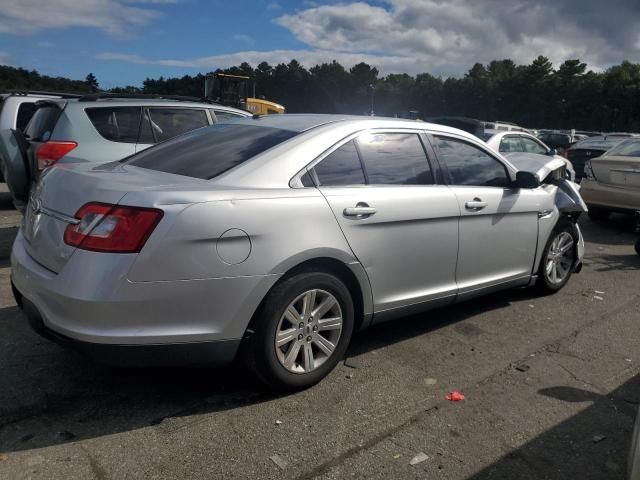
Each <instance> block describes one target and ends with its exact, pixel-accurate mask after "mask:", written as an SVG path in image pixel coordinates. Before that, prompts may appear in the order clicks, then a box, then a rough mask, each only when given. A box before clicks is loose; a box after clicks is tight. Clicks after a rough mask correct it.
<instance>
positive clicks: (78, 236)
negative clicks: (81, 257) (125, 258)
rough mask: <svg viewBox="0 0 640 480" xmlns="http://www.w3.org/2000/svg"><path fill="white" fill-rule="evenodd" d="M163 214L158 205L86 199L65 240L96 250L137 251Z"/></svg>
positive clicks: (65, 235)
mask: <svg viewBox="0 0 640 480" xmlns="http://www.w3.org/2000/svg"><path fill="white" fill-rule="evenodd" d="M162 215H163V212H162V210H158V209H155V208H140V207H126V206H121V205H110V204H107V203H97V202H92V203H87V204H86V205H84V206H83V207H81V208H80V210H78V213H76V215H75V217H76V218H77V219H78V220H80V222H79V223H77V224H76V225H69V226H67V228H66V230H65V231H64V241H65V243H67V244H68V245H71V246H73V247H78V248H81V249H83V250H93V251H94V252H110V253H137V252H139V251H140V250H142V247H143V246H144V244H145V242H146V241H147V239H148V238H149V235H151V232H153V229H154V228H155V227H156V225H158V222H159V221H160V220H161V219H162Z"/></svg>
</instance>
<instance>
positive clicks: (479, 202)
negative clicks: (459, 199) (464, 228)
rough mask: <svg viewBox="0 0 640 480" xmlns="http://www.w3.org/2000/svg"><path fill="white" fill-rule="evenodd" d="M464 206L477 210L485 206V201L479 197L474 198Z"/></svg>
mask: <svg viewBox="0 0 640 480" xmlns="http://www.w3.org/2000/svg"><path fill="white" fill-rule="evenodd" d="M464 206H465V208H466V209H467V210H473V211H474V212H477V211H479V210H482V209H483V208H485V207H486V206H487V202H483V201H482V200H481V199H479V198H474V199H473V200H472V201H470V202H467V203H465V204H464Z"/></svg>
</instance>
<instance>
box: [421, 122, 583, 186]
mask: <svg viewBox="0 0 640 480" xmlns="http://www.w3.org/2000/svg"><path fill="white" fill-rule="evenodd" d="M430 121H432V122H433V123H437V124H440V125H447V126H450V127H454V128H459V129H461V130H464V131H465V132H469V133H471V134H473V135H475V136H476V137H478V138H480V139H482V140H484V141H485V142H487V145H489V146H490V147H491V148H492V149H494V150H496V151H498V152H500V153H502V154H504V155H505V156H506V157H507V158H510V159H511V157H512V156H514V155H517V156H518V157H520V158H523V157H527V156H533V157H534V158H535V157H536V156H538V155H544V156H550V157H555V158H557V159H559V160H562V161H563V162H564V163H565V166H566V174H567V178H569V179H570V180H574V179H575V172H574V169H573V166H572V164H571V162H569V161H567V160H566V159H565V158H564V157H562V156H560V155H558V153H557V151H556V150H555V149H554V148H550V147H549V146H547V145H546V144H545V143H544V142H542V141H541V140H540V139H539V138H537V137H536V136H534V135H533V134H532V133H530V132H529V131H528V130H527V129H525V128H522V127H520V126H518V125H515V124H513V123H507V122H486V121H482V120H476V119H473V118H467V117H434V118H431V119H430ZM541 160H542V159H541Z"/></svg>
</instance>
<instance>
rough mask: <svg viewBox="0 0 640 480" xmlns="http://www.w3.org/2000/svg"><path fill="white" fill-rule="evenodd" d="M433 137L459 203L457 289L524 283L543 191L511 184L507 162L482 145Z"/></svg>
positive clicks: (466, 291) (469, 291)
mask: <svg viewBox="0 0 640 480" xmlns="http://www.w3.org/2000/svg"><path fill="white" fill-rule="evenodd" d="M431 138H432V141H433V144H434V147H435V151H436V154H437V157H438V160H439V162H440V164H441V165H442V166H443V167H444V168H445V170H446V171H447V173H448V179H449V184H450V186H451V189H452V191H453V192H454V193H455V195H456V198H457V200H458V204H459V207H460V240H459V252H458V266H457V269H456V281H457V284H458V289H459V292H458V293H459V295H460V296H461V297H465V296H467V295H470V294H473V292H475V291H478V290H481V289H484V288H488V287H495V286H499V285H503V284H508V283H515V284H518V283H526V282H527V281H528V280H529V278H530V275H531V271H532V268H533V261H534V256H535V253H536V246H537V239H538V211H539V210H540V209H541V208H542V204H543V201H544V195H542V192H540V189H516V188H512V187H511V184H512V180H511V178H510V174H509V171H508V170H507V168H506V167H505V165H504V164H503V163H502V161H501V160H500V159H498V158H497V157H495V156H493V155H492V154H491V153H490V151H489V150H487V149H485V148H482V147H481V146H480V145H478V144H476V143H473V142H471V141H469V140H466V139H463V138H460V137H456V136H449V135H442V134H436V135H434V136H433V137H431Z"/></svg>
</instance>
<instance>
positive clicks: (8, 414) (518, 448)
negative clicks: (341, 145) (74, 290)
mask: <svg viewBox="0 0 640 480" xmlns="http://www.w3.org/2000/svg"><path fill="white" fill-rule="evenodd" d="M19 221H20V216H19V214H17V213H16V212H15V211H13V210H11V208H10V201H9V198H8V195H7V194H6V193H0V478H1V479H5V478H6V479H20V478H34V479H38V478H43V479H44V478H46V479H52V478H53V479H57V478H60V479H76V478H77V479H87V478H96V479H111V478H113V479H126V478H143V477H145V478H146V477H148V478H157V479H164V478H202V479H214V478H225V479H229V478H279V479H288V478H292V479H311V478H326V479H330V478H331V479H333V478H336V479H342V478H380V479H388V478H398V479H400V478H403V479H404V478H446V479H466V478H474V479H510V478H514V479H515V478H517V479H521V478H522V479H528V478H531V479H546V478H549V479H556V478H557V479H566V478H580V479H591V478H593V479H596V478H597V479H618V478H620V479H622V478H624V476H625V468H626V465H625V464H626V457H627V453H628V448H629V442H630V436H631V431H632V427H633V419H634V417H635V412H636V409H637V405H638V402H640V381H639V379H638V372H639V371H640V348H639V347H640V341H639V339H640V335H639V334H638V327H637V326H638V324H639V322H640V290H638V285H639V282H640V257H638V256H637V255H635V253H634V251H633V246H632V244H633V242H634V240H635V236H634V235H633V233H632V225H631V223H630V221H629V219H627V218H625V217H623V216H616V217H613V218H612V220H611V221H609V222H608V223H605V224H593V223H591V222H590V221H589V220H588V219H587V218H584V219H582V221H581V223H582V227H583V230H584V234H585V237H586V240H587V247H586V248H587V258H586V262H585V263H586V264H585V268H584V270H583V271H582V273H580V274H579V275H575V276H574V277H573V278H572V279H571V281H570V283H569V284H568V285H567V287H566V288H565V289H564V290H562V292H560V293H558V294H556V295H552V296H547V297H538V296H536V295H535V293H534V292H532V291H530V290H512V291H507V292H502V293H499V294H495V295H491V296H488V297H485V298H482V299H478V300H474V301H470V302H467V303H464V304H460V305H457V306H454V307H451V308H447V309H442V310H436V311H432V312H429V313H426V314H422V315H418V316H414V317H410V318H406V319H402V320H399V321H396V322H392V323H388V324H383V325H380V326H378V327H375V328H373V329H370V330H368V331H367V332H364V333H363V334H361V335H359V336H358V337H356V338H355V339H354V341H353V344H352V346H351V348H350V350H349V353H348V357H347V359H346V360H345V361H344V362H343V363H342V364H341V365H340V366H339V367H338V368H336V370H335V371H334V372H333V373H332V374H331V375H330V376H329V377H328V378H327V379H326V380H325V381H323V382H322V383H320V384H319V385H317V386H316V387H314V388H311V389H309V390H307V391H304V392H300V393H297V394H293V395H287V396H282V397H276V396H273V395H272V394H269V393H268V392H265V391H264V390H263V389H262V388H261V387H260V385H259V384H257V383H256V382H254V381H253V380H252V379H251V378H250V377H248V376H247V375H246V374H245V372H244V371H243V370H242V369H241V368H240V367H238V366H230V367H228V368H225V369H217V370H213V369H204V368H200V369H151V370H149V369H145V370H125V369H113V368H107V367H103V366H100V365H97V364H94V363H91V362H89V361H87V360H85V359H83V358H81V357H79V356H76V355H75V354H73V353H71V352H67V351H64V350H62V349H61V348H60V347H58V346H57V345H54V344H52V343H50V342H48V341H47V340H44V339H42V338H40V337H38V336H37V335H36V334H34V333H33V332H32V331H31V330H30V329H29V327H28V325H27V324H26V321H25V318H24V316H23V315H22V313H21V312H20V310H19V309H18V308H17V307H16V306H15V303H14V301H13V299H12V297H11V293H10V288H9V274H10V268H9V261H8V256H9V251H10V245H11V242H12V241H13V238H14V236H15V233H16V225H17V224H18V222H19ZM451 390H460V391H462V392H463V393H464V395H465V397H466V398H465V400H464V401H462V402H455V403H454V402H449V401H447V400H445V398H444V397H445V395H446V394H447V393H448V392H450V391H451Z"/></svg>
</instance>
